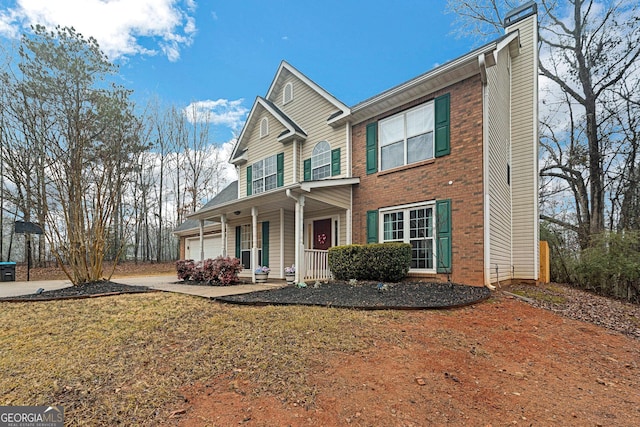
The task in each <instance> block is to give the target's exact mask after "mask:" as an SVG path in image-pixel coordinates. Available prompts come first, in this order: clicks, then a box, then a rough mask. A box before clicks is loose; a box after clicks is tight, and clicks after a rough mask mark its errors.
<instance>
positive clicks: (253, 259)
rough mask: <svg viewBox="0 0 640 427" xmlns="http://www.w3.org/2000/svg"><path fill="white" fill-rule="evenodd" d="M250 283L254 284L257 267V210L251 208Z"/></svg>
mask: <svg viewBox="0 0 640 427" xmlns="http://www.w3.org/2000/svg"><path fill="white" fill-rule="evenodd" d="M251 233H252V236H251V237H252V238H251V240H252V242H251V281H252V282H253V283H255V282H256V267H258V208H256V207H255V206H254V207H252V208H251Z"/></svg>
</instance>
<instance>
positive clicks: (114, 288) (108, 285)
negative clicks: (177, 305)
mask: <svg viewBox="0 0 640 427" xmlns="http://www.w3.org/2000/svg"><path fill="white" fill-rule="evenodd" d="M143 292H157V291H156V290H155V289H151V288H148V287H146V286H130V285H123V284H121V283H115V282H111V281H109V280H102V281H99V282H91V283H84V284H82V285H78V286H69V287H67V288H62V289H54V290H51V291H44V292H41V293H39V294H38V293H34V294H28V295H20V296H15V297H6V298H0V301H52V300H59V299H79V298H95V297H101V296H109V295H120V294H134V293H143Z"/></svg>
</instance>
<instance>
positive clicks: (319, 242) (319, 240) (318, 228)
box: [313, 218, 331, 251]
mask: <svg viewBox="0 0 640 427" xmlns="http://www.w3.org/2000/svg"><path fill="white" fill-rule="evenodd" d="M330 247H331V219H330V218H329V219H321V220H318V221H313V249H321V250H325V251H326V250H327V249H329V248H330Z"/></svg>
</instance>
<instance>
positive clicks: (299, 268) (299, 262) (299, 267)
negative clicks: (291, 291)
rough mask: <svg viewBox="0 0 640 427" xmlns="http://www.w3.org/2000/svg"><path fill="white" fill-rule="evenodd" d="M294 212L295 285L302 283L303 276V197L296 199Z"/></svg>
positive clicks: (304, 267)
mask: <svg viewBox="0 0 640 427" xmlns="http://www.w3.org/2000/svg"><path fill="white" fill-rule="evenodd" d="M297 205H298V209H297V210H296V214H297V218H296V241H297V244H296V258H297V259H296V283H300V282H302V280H303V279H304V275H305V269H306V266H305V265H304V196H300V197H299V198H298V203H297Z"/></svg>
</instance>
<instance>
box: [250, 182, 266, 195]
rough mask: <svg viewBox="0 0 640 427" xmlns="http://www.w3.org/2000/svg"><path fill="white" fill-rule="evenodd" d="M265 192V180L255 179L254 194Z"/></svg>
mask: <svg viewBox="0 0 640 427" xmlns="http://www.w3.org/2000/svg"><path fill="white" fill-rule="evenodd" d="M262 192H264V180H263V179H258V180H254V181H253V194H258V193H262Z"/></svg>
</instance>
